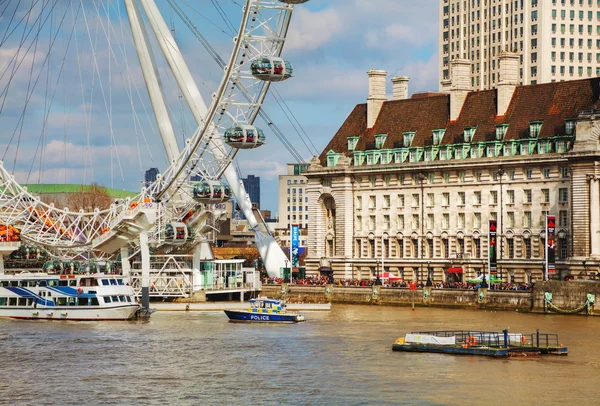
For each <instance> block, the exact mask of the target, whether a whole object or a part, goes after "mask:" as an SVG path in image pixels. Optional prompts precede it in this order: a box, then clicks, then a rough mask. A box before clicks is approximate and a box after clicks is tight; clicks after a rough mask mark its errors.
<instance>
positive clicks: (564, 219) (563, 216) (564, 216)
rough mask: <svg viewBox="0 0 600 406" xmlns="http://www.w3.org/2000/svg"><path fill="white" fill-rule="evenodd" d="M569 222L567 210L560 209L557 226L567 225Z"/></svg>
mask: <svg viewBox="0 0 600 406" xmlns="http://www.w3.org/2000/svg"><path fill="white" fill-rule="evenodd" d="M568 224H569V217H568V212H567V211H566V210H561V211H559V212H558V226H559V227H567V225H568Z"/></svg>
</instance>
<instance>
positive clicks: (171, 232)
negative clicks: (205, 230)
mask: <svg viewBox="0 0 600 406" xmlns="http://www.w3.org/2000/svg"><path fill="white" fill-rule="evenodd" d="M187 238H188V228H187V226H186V225H185V224H183V223H169V224H167V226H166V227H165V241H166V242H170V243H173V244H183V243H184V242H186V240H187Z"/></svg>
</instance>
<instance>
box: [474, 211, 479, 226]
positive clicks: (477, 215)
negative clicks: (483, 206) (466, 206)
mask: <svg viewBox="0 0 600 406" xmlns="http://www.w3.org/2000/svg"><path fill="white" fill-rule="evenodd" d="M473 228H481V213H473Z"/></svg>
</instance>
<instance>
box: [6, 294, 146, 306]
mask: <svg viewBox="0 0 600 406" xmlns="http://www.w3.org/2000/svg"><path fill="white" fill-rule="evenodd" d="M103 299H104V303H107V304H108V303H136V301H135V299H134V298H133V297H131V296H125V295H113V296H104V297H103ZM48 300H52V301H53V302H54V305H55V306H99V305H100V303H99V301H98V298H97V297H91V298H87V297H54V298H52V299H48ZM34 304H35V298H32V297H0V307H6V306H26V307H32V306H34Z"/></svg>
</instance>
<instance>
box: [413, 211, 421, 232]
mask: <svg viewBox="0 0 600 406" xmlns="http://www.w3.org/2000/svg"><path fill="white" fill-rule="evenodd" d="M418 228H419V215H418V214H413V215H412V229H413V230H417V229H418Z"/></svg>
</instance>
